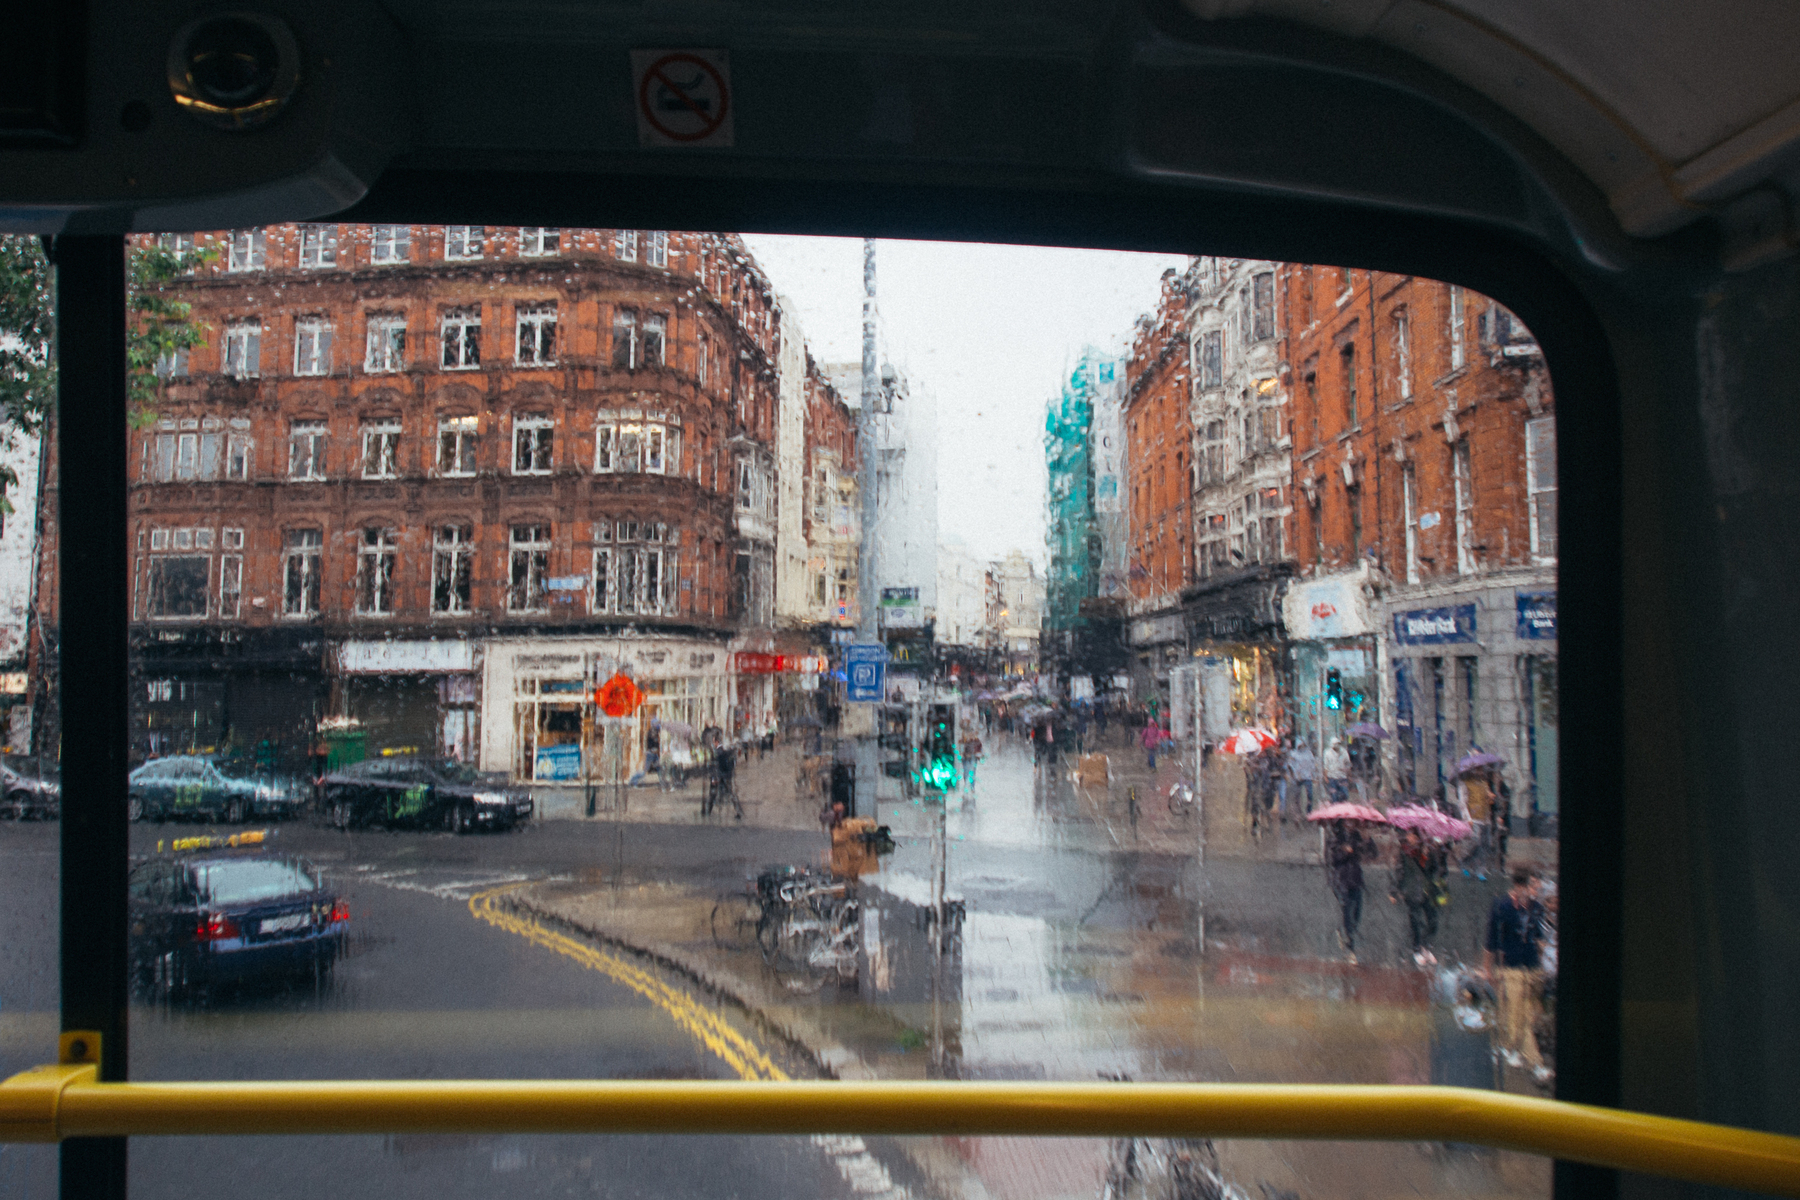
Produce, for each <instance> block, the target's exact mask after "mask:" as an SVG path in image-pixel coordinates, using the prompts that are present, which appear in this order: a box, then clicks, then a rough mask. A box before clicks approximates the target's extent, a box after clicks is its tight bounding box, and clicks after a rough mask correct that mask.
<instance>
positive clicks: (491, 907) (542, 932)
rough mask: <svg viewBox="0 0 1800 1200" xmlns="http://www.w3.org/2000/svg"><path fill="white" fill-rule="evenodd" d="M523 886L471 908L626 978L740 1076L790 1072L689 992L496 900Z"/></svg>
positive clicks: (474, 900)
mask: <svg viewBox="0 0 1800 1200" xmlns="http://www.w3.org/2000/svg"><path fill="white" fill-rule="evenodd" d="M523 886H525V885H524V884H520V883H509V884H507V885H506V886H504V887H497V888H490V889H489V890H487V891H485V892H478V893H476V894H475V895H473V896H471V897H469V911H470V912H471V913H473V914H474V915H475V916H476V917H478V918H480V919H481V920H483V921H486V922H487V923H488V924H490V925H493V926H496V927H498V928H500V929H504V930H506V931H507V932H508V933H516V934H518V935H519V936H520V937H522V938H524V939H525V940H526V941H528V942H532V943H534V944H535V945H539V946H542V947H544V948H545V949H546V950H554V951H555V952H556V953H558V954H560V955H562V956H563V957H565V958H571V959H574V960H575V961H576V962H578V963H580V964H581V965H582V966H584V967H587V968H588V969H589V970H593V971H598V972H600V973H601V974H602V975H605V976H607V977H608V978H610V979H613V980H615V981H617V982H618V983H622V984H624V985H625V986H626V987H628V988H630V989H631V990H632V991H634V992H636V993H637V994H638V995H640V996H642V997H644V998H645V999H646V1000H648V1001H650V1003H652V1004H654V1005H655V1006H656V1007H657V1008H659V1009H661V1010H662V1011H663V1012H664V1013H666V1014H667V1015H668V1016H669V1018H670V1019H671V1020H673V1021H674V1022H675V1024H676V1025H677V1026H678V1027H679V1028H681V1029H683V1030H686V1031H687V1032H688V1033H690V1034H692V1035H693V1037H694V1038H695V1039H696V1040H697V1041H699V1042H700V1044H701V1045H703V1046H705V1047H706V1048H707V1049H708V1050H711V1051H712V1052H713V1053H714V1054H716V1055H718V1056H719V1057H720V1058H721V1059H722V1060H724V1062H725V1064H726V1065H727V1066H729V1067H730V1068H731V1069H732V1070H733V1071H736V1072H737V1074H738V1077H739V1078H740V1079H751V1080H755V1079H786V1078H788V1076H787V1073H786V1072H785V1071H783V1070H782V1069H781V1068H780V1067H778V1066H776V1065H775V1064H774V1062H773V1061H771V1060H770V1058H769V1056H768V1055H767V1054H766V1053H764V1052H763V1050H762V1049H761V1047H759V1046H757V1045H756V1043H755V1042H752V1041H751V1040H750V1039H749V1038H747V1037H745V1036H744V1035H743V1034H741V1033H739V1032H738V1031H737V1030H736V1029H733V1028H732V1027H731V1025H730V1023H729V1022H727V1021H726V1020H725V1019H724V1018H723V1017H721V1016H719V1015H718V1014H717V1013H715V1012H712V1011H711V1010H710V1009H707V1008H705V1007H703V1006H702V1005H701V1004H700V1002H699V1001H697V1000H695V999H694V997H692V996H690V995H688V994H687V993H686V992H683V991H681V990H680V989H678V988H673V987H670V986H669V985H668V984H666V983H664V982H663V981H662V980H660V979H658V978H657V977H656V976H655V975H652V974H651V973H650V972H648V971H646V970H644V969H643V968H642V967H637V966H633V965H632V964H631V963H628V962H626V961H625V960H624V959H622V958H619V957H617V956H616V955H612V954H607V953H606V952H604V951H602V950H597V949H595V948H594V947H592V946H589V945H585V944H584V943H582V942H578V941H576V940H575V939H574V938H572V937H568V936H566V935H564V934H560V933H557V932H556V931H555V930H553V929H548V928H545V927H544V926H543V925H541V924H539V923H538V922H537V921H534V920H531V919H529V918H526V917H520V916H518V915H516V914H514V913H509V912H505V911H503V910H502V909H501V908H499V907H498V906H497V905H496V904H495V903H494V901H495V899H496V898H497V897H499V896H501V895H503V894H505V893H506V892H510V891H513V890H515V889H517V888H520V887H523Z"/></svg>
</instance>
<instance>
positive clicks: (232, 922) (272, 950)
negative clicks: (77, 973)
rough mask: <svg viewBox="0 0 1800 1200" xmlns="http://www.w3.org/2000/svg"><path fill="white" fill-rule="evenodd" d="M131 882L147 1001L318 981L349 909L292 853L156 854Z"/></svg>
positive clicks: (338, 945)
mask: <svg viewBox="0 0 1800 1200" xmlns="http://www.w3.org/2000/svg"><path fill="white" fill-rule="evenodd" d="M196 840H200V841H206V842H222V841H223V839H216V838H206V839H196ZM129 887H130V901H129V903H130V913H131V978H132V980H133V982H134V984H135V985H136V987H137V989H138V992H139V994H140V995H143V996H146V997H149V998H155V999H166V1000H177V999H181V998H183V997H186V996H190V995H194V994H196V993H199V992H203V991H206V990H208V989H210V988H214V987H217V986H220V985H225V984H233V983H254V982H258V981H265V980H266V981H286V980H293V979H296V978H307V977H312V978H315V979H317V978H321V977H323V976H324V975H327V974H329V972H330V971H331V967H332V964H333V963H335V962H336V961H337V958H338V956H339V955H340V954H341V953H342V952H343V948H344V939H345V935H346V932H347V930H348V928H349V922H350V910H349V907H348V906H347V905H346V904H345V903H344V902H343V901H342V900H340V899H339V898H338V897H337V896H336V895H335V894H333V893H332V891H331V890H330V889H328V888H327V887H326V886H325V884H324V883H323V881H322V880H321V879H320V877H319V874H318V872H317V871H315V870H314V869H313V868H312V867H311V866H310V865H308V864H307V863H304V862H302V861H300V860H299V859H296V858H287V857H282V856H279V855H272V854H267V853H261V852H252V853H236V854H234V853H231V852H229V851H223V852H211V853H207V852H202V853H201V854H198V855H195V856H193V857H186V858H182V857H161V858H153V859H150V860H148V861H146V862H141V863H139V864H138V865H137V866H135V867H134V868H132V872H131V878H130V884H129Z"/></svg>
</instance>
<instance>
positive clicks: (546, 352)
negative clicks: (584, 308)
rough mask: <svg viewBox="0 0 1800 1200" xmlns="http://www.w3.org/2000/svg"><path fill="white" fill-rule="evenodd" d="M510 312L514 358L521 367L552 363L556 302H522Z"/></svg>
mask: <svg viewBox="0 0 1800 1200" xmlns="http://www.w3.org/2000/svg"><path fill="white" fill-rule="evenodd" d="M513 313H514V316H515V318H516V320H515V322H514V335H513V362H514V363H516V364H517V365H519V366H521V367H553V366H555V365H556V305H555V303H548V304H521V305H519V306H518V307H517V308H515V309H514V310H513Z"/></svg>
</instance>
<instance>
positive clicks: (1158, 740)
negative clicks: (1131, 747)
mask: <svg viewBox="0 0 1800 1200" xmlns="http://www.w3.org/2000/svg"><path fill="white" fill-rule="evenodd" d="M1162 737H1163V731H1162V726H1161V725H1158V724H1157V723H1156V722H1155V721H1145V722H1144V733H1143V737H1142V739H1141V740H1142V741H1143V743H1144V757H1145V758H1146V759H1147V760H1148V761H1149V763H1150V773H1151V774H1152V775H1154V774H1156V748H1157V747H1158V746H1160V745H1162Z"/></svg>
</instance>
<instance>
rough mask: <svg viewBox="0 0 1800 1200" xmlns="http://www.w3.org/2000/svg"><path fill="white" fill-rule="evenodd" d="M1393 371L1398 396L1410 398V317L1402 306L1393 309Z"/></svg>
mask: <svg viewBox="0 0 1800 1200" xmlns="http://www.w3.org/2000/svg"><path fill="white" fill-rule="evenodd" d="M1394 371H1395V373H1396V375H1397V378H1398V381H1399V385H1400V398H1401V399H1402V400H1411V399H1412V394H1413V380H1412V375H1413V372H1412V318H1411V317H1409V316H1408V315H1407V311H1406V310H1405V309H1404V308H1397V309H1395V310H1394Z"/></svg>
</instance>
